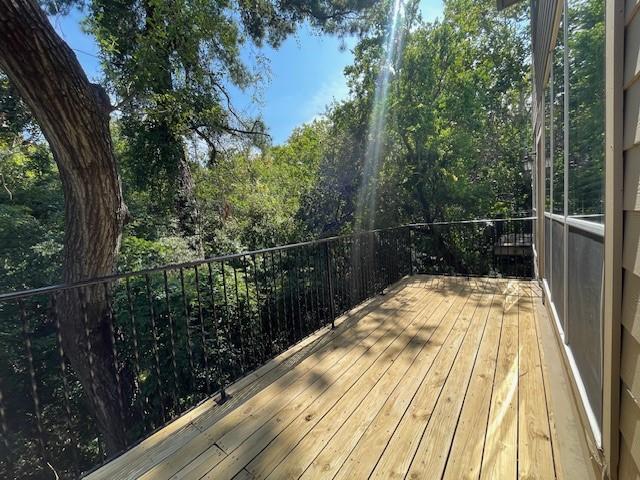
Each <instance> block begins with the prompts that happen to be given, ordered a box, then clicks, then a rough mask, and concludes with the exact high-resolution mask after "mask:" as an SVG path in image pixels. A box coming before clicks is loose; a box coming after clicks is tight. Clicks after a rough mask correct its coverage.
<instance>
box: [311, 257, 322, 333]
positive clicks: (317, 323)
mask: <svg viewBox="0 0 640 480" xmlns="http://www.w3.org/2000/svg"><path fill="white" fill-rule="evenodd" d="M311 251H312V252H313V286H314V292H313V293H314V294H315V308H314V310H313V311H314V313H315V315H314V318H315V321H314V329H315V330H317V329H318V328H320V326H321V324H322V320H321V315H320V311H321V310H320V268H319V267H320V259H319V257H318V249H317V248H316V246H315V245H314V246H313V247H312V248H311Z"/></svg>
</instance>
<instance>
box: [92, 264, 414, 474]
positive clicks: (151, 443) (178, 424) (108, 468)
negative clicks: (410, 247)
mask: <svg viewBox="0 0 640 480" xmlns="http://www.w3.org/2000/svg"><path fill="white" fill-rule="evenodd" d="M410 278H411V277H409V276H405V277H403V278H401V279H400V280H398V281H397V282H395V283H394V284H392V285H391V286H390V287H389V288H388V289H387V291H386V293H387V294H391V293H395V292H397V291H398V290H399V289H401V288H402V287H403V286H405V285H406V284H407V283H408V280H409V279H410ZM384 300H385V297H382V296H380V295H376V296H375V297H371V298H369V299H367V300H365V301H363V302H362V303H360V304H359V305H356V306H355V307H354V308H352V309H351V310H349V311H347V312H345V313H343V314H342V315H340V316H339V317H337V318H336V320H335V321H334V325H335V329H334V330H332V329H331V326H330V325H326V326H324V327H322V328H320V329H318V330H316V331H315V332H313V333H312V334H310V335H308V336H307V337H305V338H303V339H302V340H300V341H299V342H298V343H296V344H294V345H292V346H291V347H289V348H288V349H287V350H285V351H284V352H282V353H280V354H279V355H277V356H276V357H274V358H272V359H271V360H269V361H268V362H267V363H265V364H264V365H262V366H261V367H259V368H258V369H256V370H254V371H253V372H251V373H249V374H247V375H245V376H244V377H242V378H239V379H238V380H236V381H235V382H234V383H232V384H230V385H229V386H228V387H227V388H226V392H227V394H228V395H230V396H234V395H238V394H239V393H240V392H242V390H244V389H245V388H247V387H249V386H250V385H251V384H252V383H253V382H255V381H257V380H259V379H260V378H262V377H263V376H265V375H266V374H268V373H269V372H271V371H272V370H274V369H276V368H278V367H279V366H281V365H282V364H284V363H285V362H286V361H287V360H289V359H290V358H291V357H293V356H294V355H296V354H297V353H299V352H300V351H302V350H303V349H304V348H305V347H308V346H309V345H311V344H312V343H313V342H315V341H317V340H319V339H321V338H322V337H324V336H326V335H327V334H329V333H331V332H332V331H333V332H335V331H338V330H339V329H341V327H343V325H345V324H346V323H347V322H348V323H350V324H351V323H353V322H355V321H357V320H358V319H359V318H361V317H363V316H364V315H366V314H367V313H370V312H371V311H372V310H373V309H375V307H377V306H378V305H379V304H380V303H382V302H384ZM315 350H317V348H312V349H311V350H310V351H309V352H308V354H311V353H312V352H314V351H315ZM308 354H307V355H308ZM284 373H286V372H283V374H284ZM219 394H220V392H219V391H217V392H215V393H213V394H212V395H211V396H210V397H209V398H207V399H205V400H203V401H202V402H201V403H199V404H198V405H196V406H194V407H192V408H191V409H189V410H187V411H186V412H184V413H183V414H181V415H180V416H179V417H177V418H175V419H174V420H172V421H170V422H169V423H167V424H166V425H164V426H162V427H160V428H159V429H158V430H156V431H155V432H154V433H152V434H151V435H150V436H148V437H146V438H144V439H143V440H141V441H140V442H139V443H137V444H135V445H133V446H132V447H131V448H129V449H128V450H126V451H125V452H123V453H121V454H120V455H118V456H117V457H115V458H113V459H111V460H110V461H108V462H107V463H105V464H103V465H100V466H98V467H97V468H95V469H93V470H90V471H88V472H86V473H85V474H83V476H82V478H85V479H86V480H98V479H102V478H110V477H111V476H113V475H115V474H117V471H118V470H119V469H120V466H121V465H122V466H124V465H128V464H129V463H131V462H132V461H135V460H136V459H137V458H139V457H140V456H144V454H145V453H146V452H148V451H150V450H152V449H154V448H156V447H158V446H159V445H160V444H162V442H164V441H165V440H167V439H168V438H170V437H172V436H173V435H174V434H176V433H178V432H180V431H181V430H183V429H185V428H188V427H189V426H190V425H193V423H194V422H196V421H197V419H198V418H199V417H201V416H202V415H204V414H205V413H210V412H211V411H212V410H215V409H216V408H218V407H220V405H219V404H218V403H217V397H218V396H219ZM245 401H246V399H245ZM240 405H241V403H240V404H238V405H237V406H236V407H235V408H237V407H238V406H240ZM196 428H197V427H196ZM107 472H113V475H109V474H108V473H107Z"/></svg>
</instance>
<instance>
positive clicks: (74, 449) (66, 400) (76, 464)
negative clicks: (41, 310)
mask: <svg viewBox="0 0 640 480" xmlns="http://www.w3.org/2000/svg"><path fill="white" fill-rule="evenodd" d="M57 295H58V294H57V293H55V294H53V296H52V297H51V312H52V315H53V324H54V325H55V328H56V342H57V346H58V360H59V362H60V375H61V376H62V390H63V392H62V393H63V405H64V411H65V421H66V424H67V433H68V435H69V444H70V445H71V455H72V457H73V473H74V475H75V476H78V477H79V476H80V460H79V457H78V449H79V446H78V439H77V437H76V436H75V435H74V434H73V415H72V413H71V398H70V397H69V379H68V377H67V364H66V362H65V359H64V347H63V345H62V329H61V327H60V318H59V317H58V309H57V302H56V297H57ZM119 398H120V399H122V395H120V397H119ZM121 407H122V405H121ZM121 411H122V409H121ZM0 420H1V421H2V428H3V431H5V429H6V421H5V419H4V411H3V408H2V392H1V391H0ZM5 435H6V434H5ZM6 446H7V451H8V443H7V445H6Z"/></svg>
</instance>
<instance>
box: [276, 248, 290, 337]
mask: <svg viewBox="0 0 640 480" xmlns="http://www.w3.org/2000/svg"><path fill="white" fill-rule="evenodd" d="M278 265H279V267H280V293H281V295H280V296H281V297H282V312H283V316H284V326H285V328H286V329H287V330H288V329H289V319H288V318H287V299H286V294H285V289H284V269H283V268H282V250H278ZM283 333H284V334H286V335H287V338H288V337H289V332H288V331H287V332H283Z"/></svg>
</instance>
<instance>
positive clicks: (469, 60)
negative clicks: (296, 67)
mask: <svg viewBox="0 0 640 480" xmlns="http://www.w3.org/2000/svg"><path fill="white" fill-rule="evenodd" d="M405 28H407V29H411V26H410V25H406V26H405ZM526 35H527V32H526V30H525V29H524V24H523V21H522V19H520V18H517V17H516V18H509V17H505V16H503V15H499V14H496V12H495V11H494V10H493V9H492V7H491V5H490V4H489V3H488V2H475V1H470V0H455V1H449V2H447V3H446V5H445V14H444V18H443V19H442V20H441V21H436V22H434V23H426V24H418V26H416V27H415V28H413V29H411V32H410V33H409V35H408V39H407V42H406V45H405V48H404V54H403V56H402V58H401V59H400V60H399V62H398V64H397V65H395V68H394V76H393V79H392V85H391V88H390V94H389V98H388V99H387V101H388V102H389V111H388V118H387V119H386V125H387V126H386V129H385V131H384V132H383V138H384V142H385V143H384V146H383V160H382V162H381V167H380V171H379V173H378V175H377V177H374V178H363V179H361V178H359V177H360V176H361V175H362V168H363V165H364V164H365V162H367V160H368V159H367V158H365V156H364V152H365V148H364V145H365V142H366V136H367V135H371V134H372V133H371V132H369V131H368V130H367V128H366V127H367V121H368V112H369V111H370V110H371V108H372V101H373V92H374V89H375V81H376V77H377V75H378V72H379V71H380V58H381V49H382V47H381V45H382V42H383V38H384V36H383V34H382V33H378V35H377V36H372V37H370V38H367V39H365V40H363V41H362V42H360V44H359V45H358V46H357V47H356V51H355V53H356V61H355V64H354V65H353V66H351V67H349V68H348V69H347V72H346V73H347V75H348V76H349V80H350V87H351V93H352V98H351V99H350V100H348V101H347V102H346V103H345V104H344V105H340V106H337V107H335V108H334V109H333V110H332V112H331V114H330V115H329V118H330V120H331V121H332V123H331V128H335V129H336V131H335V132H334V135H332V138H335V139H336V141H335V142H334V148H335V149H336V150H337V152H336V154H334V153H333V152H329V153H328V154H327V155H326V157H325V161H324V162H323V164H322V165H321V171H322V172H324V171H325V170H326V171H327V172H331V173H330V174H329V175H327V178H322V179H321V180H320V182H319V184H318V185H317V186H316V190H314V191H313V192H312V194H311V198H310V199H309V201H308V202H307V205H308V211H307V216H308V218H309V221H310V223H311V225H312V226H313V228H314V230H315V231H319V232H321V231H322V229H323V228H326V227H327V226H328V225H331V224H332V223H333V224H334V226H333V227H330V230H331V231H336V230H338V229H339V228H340V227H342V226H343V225H344V224H345V223H347V224H348V223H350V222H352V221H353V219H354V218H353V217H354V215H355V212H356V211H357V208H356V207H357V206H356V205H355V202H356V199H355V198H356V197H355V195H356V192H357V190H358V189H359V188H367V183H376V184H377V192H378V193H377V196H378V199H377V201H376V202H375V205H377V207H376V211H374V212H368V211H366V210H364V211H363V213H362V214H363V215H373V216H375V224H376V225H379V226H388V225H393V224H397V223H399V222H400V223H401V222H408V221H418V222H431V221H435V220H440V221H442V220H458V219H469V218H478V217H492V216H507V215H514V214H518V213H521V212H523V211H526V210H527V209H528V205H529V197H528V193H527V190H528V188H529V179H528V178H526V177H525V176H524V175H523V169H522V159H523V157H524V154H525V152H526V151H527V148H528V144H529V138H530V130H529V111H528V107H527V105H526V103H525V98H526V92H527V90H528V82H529V76H528V66H527V55H528V52H527V36H526ZM349 122H353V123H351V124H349ZM337 172H348V174H347V175H348V178H347V179H341V178H340V174H339V173H337ZM318 196H320V198H322V200H323V202H320V203H321V205H320V206H318V205H317V203H316V202H314V197H318ZM332 199H333V200H332ZM325 200H327V202H326V203H325V202H324V201H325ZM324 205H326V208H323V206H324ZM336 227H337V228H336Z"/></svg>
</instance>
